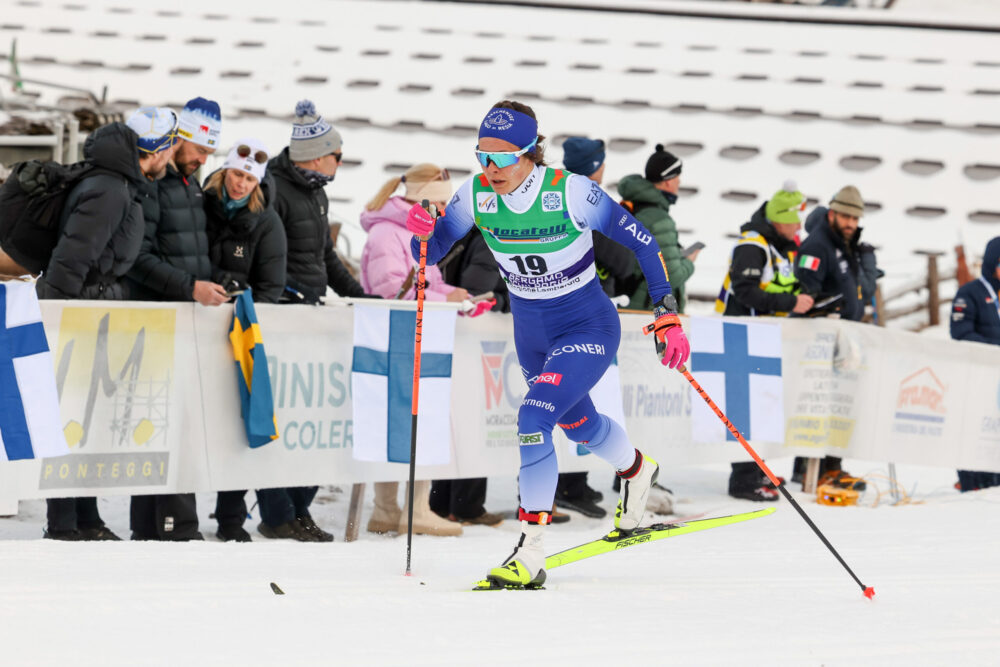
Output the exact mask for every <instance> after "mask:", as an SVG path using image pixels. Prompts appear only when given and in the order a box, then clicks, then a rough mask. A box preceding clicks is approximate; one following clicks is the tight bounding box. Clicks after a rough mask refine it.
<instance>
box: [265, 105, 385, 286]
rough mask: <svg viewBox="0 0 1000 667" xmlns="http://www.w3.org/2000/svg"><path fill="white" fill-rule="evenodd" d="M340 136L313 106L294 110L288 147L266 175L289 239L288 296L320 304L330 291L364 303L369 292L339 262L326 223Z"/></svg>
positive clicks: (341, 156)
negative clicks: (328, 188)
mask: <svg viewBox="0 0 1000 667" xmlns="http://www.w3.org/2000/svg"><path fill="white" fill-rule="evenodd" d="M341 143H342V142H341V139H340V133H339V132H337V130H336V129H334V128H333V127H332V126H331V125H330V124H329V123H327V122H326V121H325V120H323V117H322V116H320V115H319V114H317V113H316V107H315V106H314V105H313V103H312V102H310V101H309V100H302V101H301V102H299V103H298V104H297V105H295V123H294V124H293V126H292V138H291V140H290V141H289V142H288V147H287V148H285V149H284V150H283V151H281V153H280V154H278V155H277V156H276V157H274V158H273V159H272V160H271V161H270V162H269V163H268V166H267V172H268V173H269V174H270V175H271V176H272V177H273V178H274V182H275V185H276V187H277V191H276V193H275V200H274V209H275V210H276V211H277V212H278V216H279V217H280V218H281V221H282V223H284V225H285V234H286V236H287V238H288V285H289V287H290V288H292V289H291V290H289V291H288V293H287V294H286V296H289V295H301V297H297V298H298V299H299V300H301V301H306V302H308V303H318V302H319V300H320V299H322V298H323V296H324V295H325V294H326V288H327V285H329V286H330V287H332V288H333V291H334V292H336V293H337V294H338V295H339V296H345V297H364V296H368V295H366V294H365V290H364V288H362V287H361V284H360V283H358V281H357V280H355V279H354V276H352V275H351V273H350V272H349V271H348V270H347V268H346V267H345V266H344V265H343V263H342V262H341V261H340V258H339V257H337V252H336V251H335V250H334V248H333V240H332V239H331V238H330V226H329V220H328V218H327V210H328V208H329V200H328V199H327V196H326V192H325V190H324V188H325V187H326V185H327V184H328V183H331V182H333V179H334V177H335V176H336V174H337V168H338V167H339V166H340V162H341V160H342V159H343V153H342V152H341Z"/></svg>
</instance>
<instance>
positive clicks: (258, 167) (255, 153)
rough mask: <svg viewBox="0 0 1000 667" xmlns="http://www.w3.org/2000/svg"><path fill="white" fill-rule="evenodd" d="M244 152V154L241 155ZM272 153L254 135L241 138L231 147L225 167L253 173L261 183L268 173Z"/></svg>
mask: <svg viewBox="0 0 1000 667" xmlns="http://www.w3.org/2000/svg"><path fill="white" fill-rule="evenodd" d="M241 153H243V155H241ZM269 158H270V154H269V153H268V152H267V146H265V145H264V144H263V143H261V142H260V141H259V140H257V139H254V138H252V137H247V138H245V139H240V140H239V141H237V142H236V143H235V144H233V147H232V148H231V149H229V155H227V156H226V161H225V163H223V165H222V168H223V169H239V170H240V171H245V172H247V173H248V174H251V175H252V176H254V177H255V178H256V179H257V183H258V184H259V183H260V182H261V181H263V180H264V174H266V173H267V161H268V159H269Z"/></svg>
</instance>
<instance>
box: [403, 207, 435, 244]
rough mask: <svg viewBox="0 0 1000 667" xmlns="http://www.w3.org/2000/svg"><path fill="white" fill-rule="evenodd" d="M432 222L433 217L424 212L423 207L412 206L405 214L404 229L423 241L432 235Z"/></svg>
mask: <svg viewBox="0 0 1000 667" xmlns="http://www.w3.org/2000/svg"><path fill="white" fill-rule="evenodd" d="M434 221H435V218H434V216H433V215H431V214H430V213H428V212H427V211H426V210H424V207H423V206H421V205H420V204H414V205H413V206H412V207H411V208H410V211H409V213H407V214H406V229H407V230H408V231H409V232H410V233H411V234H413V235H414V236H416V237H417V238H419V239H420V240H421V241H424V240H426V239H427V237H429V236H430V235H431V234H433V233H434Z"/></svg>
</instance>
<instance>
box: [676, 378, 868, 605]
mask: <svg viewBox="0 0 1000 667" xmlns="http://www.w3.org/2000/svg"><path fill="white" fill-rule="evenodd" d="M677 370H679V371H680V372H681V374H682V375H683V376H684V377H685V378H687V381H688V382H690V383H691V386H692V387H694V390H695V391H697V392H698V393H699V394H700V395H701V397H702V398H703V399H705V402H706V403H708V407H710V408H712V411H713V412H715V415H716V416H717V417H718V418H719V419H721V420H722V423H723V424H725V425H726V428H728V429H729V432H730V433H732V434H733V436H734V437H735V438H736V439H737V440H739V441H740V444H741V445H743V449H745V450H747V453H748V454H750V456H751V458H753V460H754V461H755V462H756V463H757V465H758V466H759V467H760V469H761V470H763V471H764V474H765V475H767V478H768V479H769V480H771V483H772V484H774V485H775V486H776V487H777V488H778V490H779V491H781V495H783V496H785V500H787V501H788V502H790V503H791V504H792V507H794V508H795V511H796V512H798V513H799V516H801V517H802V518H803V519H804V520H805V522H806V523H807V524H809V527H810V528H812V529H813V532H814V533H816V537H818V538H819V539H820V540H821V541H822V542H823V544H825V545H826V548H827V549H829V550H830V553H832V554H833V555H834V556H835V557H836V558H837V560H838V561H840V564H841V565H843V566H844V569H845V570H847V573H848V574H850V575H851V577H852V578H853V579H854V581H855V582H857V584H858V586H860V587H861V591H862V592H863V593H864V595H865V597H866V598H868V599H869V600H871V599H872V598H873V597H875V589H874V588H872V587H871V586H865V585H864V584H863V583H861V580H860V579H858V575H856V574H854V571H853V570H852V569H851V568H850V567H849V566H848V565H847V563H846V562H844V559H843V558H841V557H840V554H839V553H837V550H836V549H834V548H833V545H832V544H830V541H829V540H828V539H826V536H825V535H824V534H823V533H822V532H820V529H819V528H817V527H816V524H815V523H813V521H812V519H810V518H809V515H808V514H806V513H805V510H803V509H802V507H800V506H799V504H798V503H797V502H795V498H793V497H792V494H790V493H789V492H788V489H786V488H785V485H784V484H782V483H781V482H780V481H779V480H778V478H777V476H775V474H774V473H773V472H771V469H770V468H768V467H767V464H766V463H764V460H763V459H762V458H760V456H758V455H757V452H755V451H754V450H753V447H751V446H750V443H748V442H747V441H746V439H745V438H744V437H743V435H742V434H741V433H740V432H739V431H738V430H737V429H736V427H735V426H733V423H732V422H731V421H729V418H728V417H726V415H725V414H724V413H723V412H722V410H720V409H719V406H717V405H716V404H715V401H713V400H712V398H711V397H710V396H709V395H708V394H707V393H705V390H704V389H702V388H701V385H700V384H698V381H697V380H695V379H694V376H692V375H691V372H690V371H689V370H688V369H687V368H685V367H684V366H683V365H681V366H678V367H677Z"/></svg>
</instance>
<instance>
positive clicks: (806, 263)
mask: <svg viewBox="0 0 1000 667" xmlns="http://www.w3.org/2000/svg"><path fill="white" fill-rule="evenodd" d="M799 266H800V267H802V268H803V269H809V270H810V271H816V270H817V269H819V257H813V256H812V255H802V257H800V258H799Z"/></svg>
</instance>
